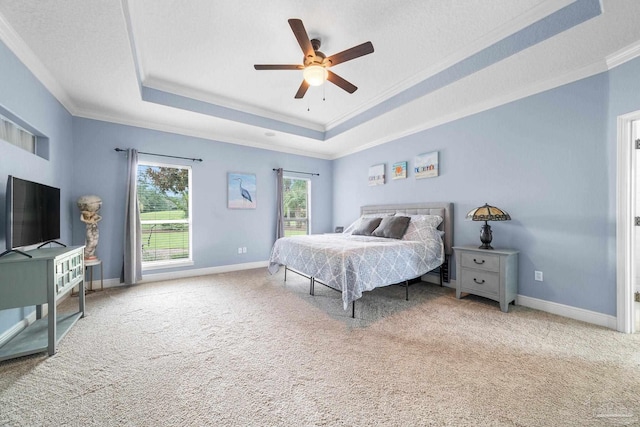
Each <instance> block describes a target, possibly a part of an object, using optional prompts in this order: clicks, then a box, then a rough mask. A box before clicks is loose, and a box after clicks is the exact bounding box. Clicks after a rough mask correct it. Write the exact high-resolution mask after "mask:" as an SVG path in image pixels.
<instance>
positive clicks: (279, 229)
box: [276, 168, 284, 240]
mask: <svg viewBox="0 0 640 427" xmlns="http://www.w3.org/2000/svg"><path fill="white" fill-rule="evenodd" d="M282 173H283V170H282V168H278V169H276V174H277V177H276V206H277V210H276V240H277V239H279V238H281V237H284V218H283V214H282V211H283V210H284V200H283V191H284V188H282V187H283V182H282V181H283V179H282Z"/></svg>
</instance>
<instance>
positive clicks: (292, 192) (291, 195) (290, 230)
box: [282, 176, 311, 236]
mask: <svg viewBox="0 0 640 427" xmlns="http://www.w3.org/2000/svg"><path fill="white" fill-rule="evenodd" d="M282 185H283V186H284V189H283V190H284V191H283V195H282V196H283V205H284V235H285V236H294V235H296V234H311V227H310V212H311V207H310V203H309V201H310V200H311V181H310V180H308V179H302V178H290V177H286V176H285V177H284V178H283V180H282Z"/></svg>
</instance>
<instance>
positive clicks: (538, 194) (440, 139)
mask: <svg viewBox="0 0 640 427" xmlns="http://www.w3.org/2000/svg"><path fill="white" fill-rule="evenodd" d="M638 75H640V60H634V61H631V62H629V63H627V64H625V65H623V66H620V67H618V68H616V69H614V70H612V71H611V72H609V73H603V74H599V75H596V76H593V77H590V78H587V79H584V80H581V81H578V82H575V83H572V84H568V85H565V86H562V87H559V88H557V89H553V90H550V91H547V92H544V93H540V94H537V95H535V96H531V97H528V98H525V99H522V100H519V101H516V102H512V103H510V104H508V105H504V106H501V107H498V108H494V109H492V110H489V111H485V112H482V113H479V114H476V115H474V116H471V117H467V118H463V119H460V120H456V121H454V122H451V123H448V124H445V125H442V126H439V127H436V128H433V129H429V130H426V131H423V132H420V133H418V134H414V135H411V136H408V137H406V138H402V139H399V140H397V141H394V142H392V143H389V144H385V145H382V146H378V147H374V148H371V149H369V150H367V151H364V152H360V153H356V154H353V155H350V156H348V157H344V158H341V159H339V160H336V162H335V165H334V173H335V176H334V179H335V182H336V187H335V191H334V222H335V223H336V224H348V223H349V222H351V221H352V220H353V219H354V218H356V217H357V214H358V207H359V206H360V205H363V204H374V203H398V202H411V201H452V202H454V204H455V220H454V229H455V235H454V242H455V244H456V245H467V244H472V245H475V244H479V228H480V223H473V222H467V221H465V220H464V218H465V215H466V213H467V212H468V211H469V210H471V209H472V208H474V207H476V206H480V205H482V204H484V203H485V202H487V203H489V204H493V205H495V206H498V207H501V208H503V209H505V210H506V211H508V212H509V213H510V214H511V217H512V221H508V222H494V223H492V224H491V225H492V228H493V237H494V240H493V243H494V245H493V246H494V247H503V248H514V249H518V250H520V277H519V280H520V282H519V294H521V295H525V296H530V297H533V298H539V299H542V300H547V301H552V302H556V303H560V304H566V305H569V306H574V307H580V308H584V309H587V310H592V311H595V312H600V313H604V314H609V315H614V316H615V314H616V271H615V268H616V261H615V260H616V256H615V221H616V216H615V201H616V193H615V191H616V189H615V188H616V165H615V159H616V130H615V120H616V117H617V115H619V114H622V113H624V112H629V111H633V110H637V109H640V98H639V97H638V96H637V95H638V93H640V91H639V90H638V89H640V83H639V81H638V78H637V76H638ZM610 96H611V99H612V101H611V103H610V102H609V98H610ZM610 104H611V106H610ZM434 150H437V151H439V155H440V176H439V177H437V178H431V179H423V180H415V178H414V177H413V173H412V172H410V173H409V177H408V179H406V180H395V181H394V180H389V181H388V183H387V184H385V185H384V186H381V187H368V186H367V180H366V177H367V169H368V167H369V166H371V165H374V164H378V163H386V165H387V174H389V168H390V166H391V164H392V163H394V162H397V161H403V160H408V161H409V169H410V170H411V167H412V166H413V160H414V156H415V155H416V154H420V153H425V152H429V151H434ZM354 195H358V196H359V197H354ZM534 270H540V271H543V272H544V282H536V281H534ZM454 277H455V272H454Z"/></svg>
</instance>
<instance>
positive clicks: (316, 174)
mask: <svg viewBox="0 0 640 427" xmlns="http://www.w3.org/2000/svg"><path fill="white" fill-rule="evenodd" d="M277 170H278V169H276V168H273V171H274V172H275V171H277ZM282 172H291V173H301V174H303V175H311V176H320V174H319V173H314V172H299V171H290V170H286V169H282Z"/></svg>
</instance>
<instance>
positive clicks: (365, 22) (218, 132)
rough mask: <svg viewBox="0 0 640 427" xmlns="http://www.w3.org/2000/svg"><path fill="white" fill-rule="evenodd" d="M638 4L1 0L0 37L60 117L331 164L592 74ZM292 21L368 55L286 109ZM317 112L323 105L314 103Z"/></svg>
mask: <svg viewBox="0 0 640 427" xmlns="http://www.w3.org/2000/svg"><path fill="white" fill-rule="evenodd" d="M638 12H640V2H638V1H637V0H609V1H606V0H604V1H602V2H599V1H598V0H577V1H571V0H553V1H551V0H546V1H542V0H518V1H510V0H459V1H446V2H443V1H440V0H431V1H425V0H420V1H401V2H400V1H388V0H370V1H367V2H355V1H352V2H345V1H338V0H325V1H323V2H301V1H296V0H273V1H269V2H264V1H212V0H191V1H188V2H185V1H175V0H14V1H8V0H0V38H1V39H2V40H3V41H4V42H5V43H6V44H7V45H8V46H9V47H10V48H11V49H12V50H13V51H14V52H15V53H16V54H17V55H18V56H19V57H20V58H21V60H23V62H25V64H27V66H28V67H29V68H30V69H31V70H32V71H33V72H34V74H35V75H36V76H37V77H38V78H40V80H41V81H43V83H44V84H45V85H46V86H47V87H48V88H49V90H51V91H52V92H53V93H54V95H55V96H56V97H58V99H60V101H61V102H62V103H63V105H65V107H66V108H67V109H69V111H70V112H71V113H72V114H74V115H76V116H81V117H89V118H96V119H101V120H109V121H113V122H117V123H124V124H132V125H138V126H145V127H149V128H154V129H160V130H166V131H171V132H177V133H182V134H187V135H194V136H199V137H204V138H208V139H212V140H221V141H227V142H233V143H240V144H247V145H253V146H259V147H264V148H270V149H276V150H282V151H287V152H296V153H303V154H309V155H313V156H318V157H325V158H335V157H338V156H341V155H345V154H348V153H351V152H356V151H358V150H360V149H363V148H366V147H368V146H372V145H375V144H379V143H384V142H387V141H389V140H392V139H394V138H398V137H401V136H404V135H407V134H410V133H413V132H416V131H419V130H421V129H424V128H427V127H430V126H434V125H437V124H439V123H444V122H446V121H448V120H451V119H455V118H457V117H461V116H464V115H465V114H471V113H473V112H476V111H481V110H482V109H485V108H489V107H491V106H494V105H499V104H500V103H504V102H508V101H510V100H513V99H517V98H518V97H522V96H526V95H528V94H531V93H535V92H536V91H540V90H545V89H548V88H550V87H553V86H557V85H558V84H562V83H566V82H568V81H571V80H575V79H577V78H582V77H585V76H588V75H591V74H594V73H596V72H600V71H604V70H605V69H606V67H607V63H606V61H607V58H611V56H612V55H614V54H616V53H618V52H619V51H621V50H623V49H626V48H628V47H629V46H633V45H634V44H635V43H637V42H638V40H640V26H638V25H637V24H636V22H634V21H636V20H635V18H634V17H636V16H638ZM289 18H300V19H302V21H303V22H304V24H305V27H306V29H307V32H308V33H309V36H310V37H312V38H319V39H320V40H321V41H322V47H321V50H322V51H323V52H324V53H325V54H327V55H331V54H334V53H337V52H339V51H342V50H344V49H347V48H350V47H352V46H355V45H358V44H360V43H363V42H365V41H371V42H372V43H373V46H374V48H375V52H374V53H372V54H370V55H367V56H364V57H361V58H357V59H354V60H352V61H349V62H346V63H342V64H338V65H336V66H335V67H334V68H332V71H334V72H335V73H337V74H338V75H340V76H341V77H343V78H345V79H347V80H349V81H350V82H352V83H353V84H355V85H356V86H358V90H357V91H356V92H355V93H354V94H348V93H346V92H344V91H343V90H341V89H339V88H338V87H336V86H334V85H333V84H330V83H327V84H325V85H324V86H321V87H318V88H313V87H312V88H311V89H310V90H309V91H308V92H307V94H306V96H305V98H304V99H303V100H297V99H294V94H295V92H296V91H297V89H298V86H299V85H300V82H301V80H302V75H301V74H302V73H301V71H298V70H294V71H256V70H254V68H253V65H254V64H257V63H260V64H300V63H301V62H302V56H303V55H302V52H301V49H300V47H299V46H298V44H297V42H296V39H295V37H294V35H293V33H292V31H291V29H290V27H289V25H288V22H287V20H288V19H289ZM323 98H324V100H323Z"/></svg>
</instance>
